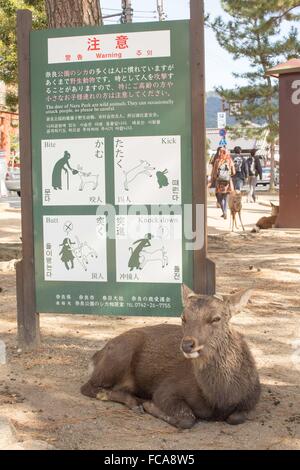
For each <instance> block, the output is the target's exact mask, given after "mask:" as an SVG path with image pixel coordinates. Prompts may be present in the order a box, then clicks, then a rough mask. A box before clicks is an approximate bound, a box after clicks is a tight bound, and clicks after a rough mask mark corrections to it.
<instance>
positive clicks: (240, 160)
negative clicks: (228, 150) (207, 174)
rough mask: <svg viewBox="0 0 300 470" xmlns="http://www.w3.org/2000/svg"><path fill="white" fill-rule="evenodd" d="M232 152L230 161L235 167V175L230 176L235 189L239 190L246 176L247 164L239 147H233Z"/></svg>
mask: <svg viewBox="0 0 300 470" xmlns="http://www.w3.org/2000/svg"><path fill="white" fill-rule="evenodd" d="M233 152H234V154H233V157H232V161H233V164H234V168H235V175H234V177H233V178H232V181H233V186H234V189H235V190H236V191H241V190H242V188H243V185H244V183H245V181H246V180H247V178H248V166H247V163H246V160H245V159H244V157H243V155H242V149H241V147H235V148H234V150H233Z"/></svg>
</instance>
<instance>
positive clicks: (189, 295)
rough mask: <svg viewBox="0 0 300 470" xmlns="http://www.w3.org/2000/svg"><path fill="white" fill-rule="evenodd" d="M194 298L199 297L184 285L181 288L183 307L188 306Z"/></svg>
mask: <svg viewBox="0 0 300 470" xmlns="http://www.w3.org/2000/svg"><path fill="white" fill-rule="evenodd" d="M192 297H197V294H195V292H193V291H192V289H190V288H189V287H188V286H186V285H185V284H182V286H181V298H182V303H183V305H186V304H187V303H188V301H189V300H190V299H191V298H192Z"/></svg>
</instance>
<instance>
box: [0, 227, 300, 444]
mask: <svg viewBox="0 0 300 470" xmlns="http://www.w3.org/2000/svg"><path fill="white" fill-rule="evenodd" d="M209 250H210V257H211V259H213V260H214V261H215V262H216V263H217V283H218V292H219V293H230V292H232V291H234V290H237V289H239V288H246V287H253V288H254V291H255V295H254V296H253V299H252V303H251V304H249V307H248V308H247V309H245V310H244V311H243V312H242V313H241V314H240V315H238V316H236V317H235V318H234V320H233V323H234V325H235V326H236V328H237V329H238V330H239V331H241V332H243V333H244V334H245V335H246V338H247V340H248V342H249V344H250V346H251V349H252V351H253V353H254V355H255V358H256V360H257V364H258V367H259V372H260V378H261V382H262V390H263V391H262V397H261V401H260V403H259V405H258V407H257V409H256V410H255V412H254V413H253V414H252V416H251V417H250V419H249V420H248V421H247V422H246V423H245V424H243V425H241V426H238V427H231V426H229V425H228V424H226V423H207V422H199V423H198V424H197V425H196V426H195V427H194V428H193V429H192V430H189V431H178V430H176V429H174V428H172V427H170V426H169V425H167V424H166V423H164V422H161V421H159V420H156V419H155V418H153V417H151V416H148V415H139V414H135V413H134V412H132V411H130V410H128V409H126V408H125V407H123V406H121V405H118V404H114V403H103V402H99V401H96V400H91V399H88V398H86V397H83V396H81V395H80V392H79V388H80V386H81V384H82V383H83V382H84V381H85V379H86V377H87V366H88V362H89V359H90V357H91V355H92V354H93V353H94V352H95V351H96V350H98V349H99V348H101V347H102V346H103V345H104V344H105V342H106V341H107V340H108V339H110V338H112V337H114V336H115V335H117V334H119V333H121V332H123V331H125V330H127V329H129V328H131V327H135V326H143V325H149V324H157V323H161V322H163V321H166V322H170V323H172V322H174V323H176V322H178V321H179V320H177V319H172V320H165V319H164V320H162V319H158V318H108V317H90V316H71V315H66V316H59V315H42V316H41V331H42V347H41V349H40V351H38V352H37V353H27V354H21V353H20V351H18V349H17V343H16V299H15V273H14V262H13V261H11V260H12V259H14V258H16V257H17V256H16V255H17V253H18V251H19V247H18V245H16V244H15V245H12V244H9V245H7V244H4V243H2V244H0V287H1V288H2V292H0V338H1V339H2V340H4V341H5V343H6V345H7V352H8V363H7V365H6V366H0V415H1V416H6V417H8V418H10V420H11V421H12V423H13V424H14V426H15V428H16V430H17V436H18V439H19V440H21V441H22V440H28V439H39V440H44V441H47V442H48V443H49V444H52V445H54V446H55V447H56V448H58V449H114V450H121V449H124V450H126V449H146V450H151V449H162V450H173V449H174V450H176V449H300V388H299V386H300V322H299V314H300V297H299V285H300V232H299V231H298V232H297V231H290V232H288V231H285V232H284V231H268V232H262V233H260V234H258V235H252V234H250V233H248V232H247V233H245V234H242V233H238V234H231V233H226V232H224V231H223V232H222V231H217V233H213V234H211V235H210V237H209ZM0 290H1V289H0Z"/></svg>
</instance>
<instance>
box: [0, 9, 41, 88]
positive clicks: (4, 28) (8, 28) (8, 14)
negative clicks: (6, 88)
mask: <svg viewBox="0 0 300 470" xmlns="http://www.w3.org/2000/svg"><path fill="white" fill-rule="evenodd" d="M18 9H29V10H31V11H32V14H33V28H34V29H41V28H44V27H46V14H45V7H44V0H0V25H1V27H0V80H2V81H4V82H5V83H6V84H11V85H14V84H16V83H17V44H16V42H17V41H16V11H17V10H18Z"/></svg>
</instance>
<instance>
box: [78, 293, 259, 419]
mask: <svg viewBox="0 0 300 470" xmlns="http://www.w3.org/2000/svg"><path fill="white" fill-rule="evenodd" d="M250 295H251V291H243V292H239V293H237V294H235V295H232V296H228V297H227V298H219V297H216V296H214V297H204V296H198V295H196V294H194V293H193V292H192V291H191V290H190V289H188V288H187V287H185V286H184V287H183V302H184V306H185V308H184V313H183V317H182V319H183V322H182V327H181V326H177V325H167V324H163V325H158V326H150V327H145V328H139V329H133V330H130V331H128V332H126V333H124V334H122V335H120V336H118V337H116V338H114V339H112V340H110V341H109V342H108V343H107V345H106V346H105V347H104V348H103V349H102V350H101V351H99V352H97V353H96V354H95V355H94V356H93V360H92V363H93V372H92V375H91V378H90V379H89V381H88V382H87V383H86V384H85V385H84V386H83V387H82V388H81V392H82V393H83V394H84V395H86V396H89V397H92V398H98V399H100V400H104V401H106V400H111V401H116V402H119V403H123V404H126V405H127V406H129V407H130V408H132V409H139V406H140V405H141V404H142V406H143V409H144V410H145V411H146V412H148V413H150V414H152V415H153V416H155V417H157V418H160V419H163V420H165V421H166V422H168V423H169V424H171V425H174V426H177V427H179V428H191V427H192V426H193V425H194V423H195V422H196V420H197V419H204V420H226V421H227V422H228V423H230V424H240V423H242V422H244V421H245V420H246V418H247V414H248V413H249V412H250V411H251V410H252V409H253V408H254V407H255V405H256V404H257V402H258V400H259V396H260V383H259V378H258V373H257V370H256V366H255V362H254V359H253V357H252V354H251V352H250V350H249V348H248V346H247V344H246V342H245V340H244V339H243V336H242V335H241V334H239V333H238V332H236V331H235V330H234V329H233V328H232V327H231V326H230V324H229V320H230V318H231V316H232V314H234V313H237V312H238V311H239V310H240V309H241V308H242V307H243V306H245V305H246V304H247V302H248V300H249V297H250Z"/></svg>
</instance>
